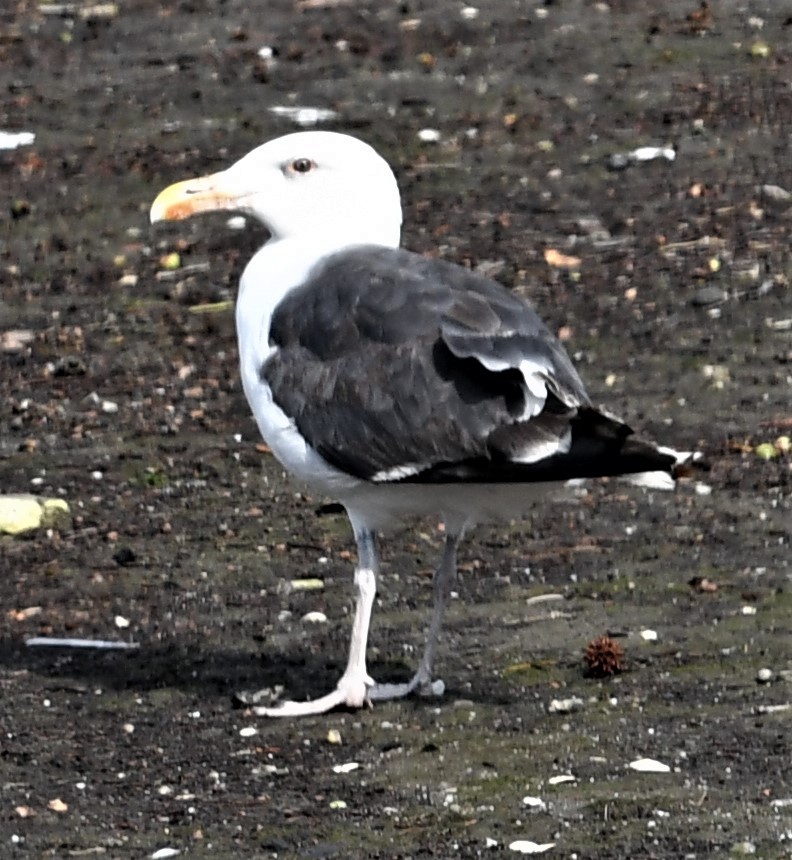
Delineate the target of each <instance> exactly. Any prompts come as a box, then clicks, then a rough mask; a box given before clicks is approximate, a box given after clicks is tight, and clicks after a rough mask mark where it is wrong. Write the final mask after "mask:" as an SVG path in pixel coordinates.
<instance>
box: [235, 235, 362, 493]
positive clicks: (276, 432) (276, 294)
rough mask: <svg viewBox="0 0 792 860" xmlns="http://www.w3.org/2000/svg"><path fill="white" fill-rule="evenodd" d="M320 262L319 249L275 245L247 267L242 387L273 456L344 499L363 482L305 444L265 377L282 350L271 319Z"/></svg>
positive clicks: (240, 321)
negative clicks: (270, 360) (274, 338)
mask: <svg viewBox="0 0 792 860" xmlns="http://www.w3.org/2000/svg"><path fill="white" fill-rule="evenodd" d="M321 256H322V254H319V255H318V257H321ZM316 260H317V253H316V249H313V251H312V253H305V252H304V250H303V249H301V248H299V247H295V246H294V243H292V242H270V243H268V244H267V245H265V246H264V247H263V248H262V249H261V250H260V251H259V252H258V253H257V254H256V255H255V256H254V257H253V259H252V260H251V261H250V262H249V263H248V265H247V267H246V268H245V271H244V272H243V274H242V279H241V280H240V291H239V298H238V299H237V306H236V325H237V339H238V343H239V361H240V370H241V374H242V387H243V388H244V391H245V395H246V397H247V400H248V403H249V404H250V408H251V409H252V410H253V414H254V415H255V417H256V422H257V423H258V426H259V430H260V431H261V435H262V437H263V438H264V441H265V442H266V443H267V445H269V447H270V448H271V449H272V453H273V454H274V455H275V456H276V457H277V459H278V460H279V461H280V462H281V463H282V464H283V466H284V467H285V468H286V469H288V471H289V472H291V473H292V474H293V475H295V476H296V477H297V478H299V479H300V480H301V481H304V482H305V483H308V484H311V485H312V486H314V487H316V488H317V489H318V490H320V491H322V492H324V493H327V494H328V495H336V496H339V495H343V494H344V493H345V492H346V491H349V490H352V489H354V488H355V487H357V486H358V485H359V484H360V483H361V482H360V481H359V480H358V479H356V478H352V477H350V476H349V475H347V474H345V473H344V472H341V471H339V470H338V469H335V468H333V467H332V466H331V465H330V464H329V463H327V462H326V461H325V460H324V458H322V457H320V456H319V454H317V453H316V451H314V449H313V448H311V447H310V445H308V444H307V443H306V441H305V439H304V438H303V437H302V436H301V435H300V433H299V432H298V430H297V427H296V425H295V423H294V421H293V420H292V419H291V418H290V417H289V416H288V415H286V413H285V412H284V411H283V410H282V409H281V408H280V407H279V406H278V405H277V404H276V403H275V402H274V401H273V399H272V391H271V390H270V387H269V385H267V383H266V382H265V381H263V380H262V379H261V376H260V373H261V368H262V365H263V364H264V362H265V361H266V360H267V359H268V358H269V357H270V355H272V353H273V351H274V350H275V349H277V347H272V346H270V343H269V330H270V322H271V320H272V314H273V313H274V311H275V308H276V307H277V306H278V304H279V303H280V302H281V301H282V299H283V298H284V297H285V296H286V294H287V293H288V292H289V291H290V290H292V289H293V288H294V287H295V286H297V285H299V284H301V283H302V282H303V281H304V280H305V278H306V276H307V274H308V272H309V271H310V270H311V269H312V268H313V266H314V265H315V263H316Z"/></svg>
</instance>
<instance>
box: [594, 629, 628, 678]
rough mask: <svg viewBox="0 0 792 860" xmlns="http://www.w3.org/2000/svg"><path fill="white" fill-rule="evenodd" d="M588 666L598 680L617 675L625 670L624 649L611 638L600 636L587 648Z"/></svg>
mask: <svg viewBox="0 0 792 860" xmlns="http://www.w3.org/2000/svg"><path fill="white" fill-rule="evenodd" d="M585 660H586V665H587V666H588V668H589V672H590V673H591V674H592V675H594V676H595V677H597V678H606V677H608V676H609V675H616V674H618V673H619V672H621V670H622V668H623V663H622V661H623V660H624V648H622V646H621V645H620V644H619V643H618V642H617V641H616V640H615V639H613V638H611V637H610V636H598V637H597V638H596V639H592V640H591V642H589V644H588V645H587V646H586V651H585Z"/></svg>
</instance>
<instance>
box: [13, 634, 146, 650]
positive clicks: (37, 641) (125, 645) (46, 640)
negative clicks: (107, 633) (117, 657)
mask: <svg viewBox="0 0 792 860" xmlns="http://www.w3.org/2000/svg"><path fill="white" fill-rule="evenodd" d="M25 645H27V647H28V648H101V649H105V650H108V651H112V650H118V651H126V650H130V649H133V648H140V645H139V644H138V643H137V642H115V641H113V640H110V639H74V638H65V639H59V638H58V637H56V636H31V637H30V638H29V639H25Z"/></svg>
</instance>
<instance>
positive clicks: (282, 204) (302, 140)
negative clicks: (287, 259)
mask: <svg viewBox="0 0 792 860" xmlns="http://www.w3.org/2000/svg"><path fill="white" fill-rule="evenodd" d="M216 210H234V211H237V212H242V213H243V214H245V215H250V216H252V217H254V218H256V219H257V220H258V221H260V222H261V223H262V224H264V225H265V226H266V228H267V229H268V230H269V231H270V233H271V234H272V239H273V240H274V241H280V240H284V239H295V238H297V239H308V240H311V239H312V238H313V239H316V241H317V242H320V243H321V244H332V243H333V241H334V239H337V241H338V244H340V245H342V244H351V243H369V242H370V243H375V244H380V245H387V246H390V247H396V246H398V244H399V234H400V229H401V203H400V200H399V189H398V186H397V185H396V178H395V177H394V175H393V172H392V171H391V169H390V167H389V166H388V163H387V162H386V161H385V160H384V159H383V158H382V157H381V156H379V155H378V154H377V153H376V152H375V151H374V150H373V149H372V148H371V147H370V146H369V145H368V144H366V143H363V141H360V140H358V139H357V138H354V137H350V136H349V135H346V134H338V133H336V132H330V131H306V132H298V133H296V134H287V135H285V136H284V137H279V138H276V139H275V140H271V141H269V143H265V144H263V145H262V146H259V147H257V148H256V149H254V150H253V151H252V152H250V153H248V154H247V155H246V156H244V157H243V158H241V159H240V160H239V161H237V162H236V164H233V165H231V167H229V168H228V169H227V170H223V171H221V172H220V173H214V174H212V175H210V176H205V177H201V178H199V179H190V180H186V181H184V182H178V183H176V184H175V185H171V186H170V187H169V188H166V189H165V190H164V191H163V192H161V193H160V194H159V196H158V197H157V199H156V200H155V201H154V203H153V205H152V207H151V221H152V222H156V221H162V220H177V219H180V218H188V217H190V216H191V215H195V214H198V213H200V212H209V211H216Z"/></svg>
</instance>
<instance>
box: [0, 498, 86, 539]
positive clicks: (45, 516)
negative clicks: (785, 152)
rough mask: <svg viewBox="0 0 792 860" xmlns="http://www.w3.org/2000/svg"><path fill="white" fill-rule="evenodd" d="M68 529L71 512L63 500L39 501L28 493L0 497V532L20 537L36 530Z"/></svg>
mask: <svg viewBox="0 0 792 860" xmlns="http://www.w3.org/2000/svg"><path fill="white" fill-rule="evenodd" d="M70 527H71V512H70V511H69V506H68V504H67V503H66V502H65V501H64V500H63V499H40V498H38V497H37V496H32V495H30V494H28V493H19V494H15V495H9V496H0V532H4V533H5V534H10V535H20V534H24V533H25V532H30V531H35V529H38V528H55V529H67V528H70Z"/></svg>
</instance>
